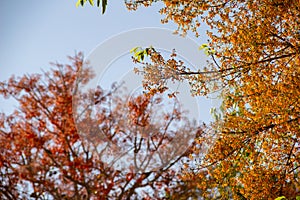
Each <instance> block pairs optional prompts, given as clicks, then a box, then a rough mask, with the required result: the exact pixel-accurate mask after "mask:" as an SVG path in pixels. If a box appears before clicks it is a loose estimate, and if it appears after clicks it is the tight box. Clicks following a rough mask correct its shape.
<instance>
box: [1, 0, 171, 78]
mask: <svg viewBox="0 0 300 200" xmlns="http://www.w3.org/2000/svg"><path fill="white" fill-rule="evenodd" d="M75 3H76V0H51V1H42V3H41V1H37V0H29V1H0V51H1V54H0V69H1V72H0V80H4V79H7V78H8V77H9V76H10V75H11V74H20V75H21V74H24V73H32V72H39V71H40V70H39V69H40V68H43V69H45V68H47V67H48V66H49V65H48V63H49V62H50V61H59V62H64V61H66V56H67V55H74V52H75V51H83V52H84V53H85V54H87V53H88V52H90V51H91V50H92V49H93V48H95V46H97V45H98V44H99V43H101V42H103V41H104V40H105V39H107V38H109V37H110V36H111V35H115V34H117V33H119V32H123V31H126V30H130V29H133V28H141V27H169V28H172V29H174V28H175V26H174V25H173V27H172V26H170V25H167V26H166V25H162V24H161V23H160V19H161V16H160V14H159V13H158V10H159V5H158V4H156V5H154V6H153V7H151V8H142V9H139V10H138V11H136V12H128V10H127V9H126V7H125V5H124V2H123V1H114V2H111V1H109V2H108V3H109V4H108V7H107V11H106V13H105V14H104V15H101V11H100V9H98V8H96V7H91V6H89V5H86V6H85V7H84V8H81V7H80V8H76V7H75Z"/></svg>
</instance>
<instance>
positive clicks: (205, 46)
mask: <svg viewBox="0 0 300 200" xmlns="http://www.w3.org/2000/svg"><path fill="white" fill-rule="evenodd" d="M207 47H208V45H207V44H202V45H201V46H200V47H199V50H202V49H204V48H207Z"/></svg>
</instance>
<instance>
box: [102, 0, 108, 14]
mask: <svg viewBox="0 0 300 200" xmlns="http://www.w3.org/2000/svg"><path fill="white" fill-rule="evenodd" d="M106 6H107V0H102V14H104V13H105V10H106Z"/></svg>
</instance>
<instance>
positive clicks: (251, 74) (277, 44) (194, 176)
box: [127, 0, 300, 199]
mask: <svg viewBox="0 0 300 200" xmlns="http://www.w3.org/2000/svg"><path fill="white" fill-rule="evenodd" d="M161 2H162V3H163V4H164V7H163V8H162V9H161V10H160V13H161V14H162V15H164V16H165V18H164V19H163V20H162V22H163V23H168V21H173V22H175V23H176V24H177V25H178V29H177V31H178V32H181V33H182V34H183V35H185V34H187V33H188V32H189V31H191V32H192V33H194V34H195V36H196V37H199V34H198V30H199V28H201V24H203V23H206V24H207V25H209V27H210V28H211V30H209V31H207V35H208V36H209V38H210V40H209V43H208V44H207V45H204V46H202V48H204V49H205V50H206V52H207V54H208V55H209V56H210V57H211V63H210V64H209V65H208V66H205V67H204V68H202V69H199V71H191V70H190V69H188V68H186V67H185V65H184V63H183V62H182V61H180V60H178V59H177V60H176V59H174V58H173V57H172V56H171V57H170V58H163V57H162V56H161V54H160V53H159V52H156V51H152V52H151V53H150V58H151V61H150V63H143V62H139V61H138V60H136V61H137V62H139V63H140V64H141V65H142V66H143V67H142V69H140V70H137V71H138V72H139V73H142V74H144V79H145V80H144V83H145V86H146V87H145V89H149V88H150V91H159V90H160V89H161V88H164V83H165V81H158V82H157V81H156V82H155V81H153V80H151V79H149V77H152V76H151V75H149V74H151V73H153V72H154V70H149V69H151V68H158V67H159V68H160V69H161V70H160V72H161V77H163V79H170V77H172V78H173V79H174V77H175V79H177V80H178V81H181V80H184V79H187V80H189V82H190V84H191V92H192V94H193V95H207V94H208V93H211V92H214V91H217V90H221V91H222V92H221V97H222V101H223V103H222V107H221V108H220V112H221V119H220V120H219V122H218V123H220V124H221V125H219V126H218V127H217V129H216V131H218V134H219V139H218V140H217V142H216V143H215V145H214V146H213V148H212V149H211V150H210V153H209V154H208V155H207V156H206V158H205V159H203V160H202V161H201V162H200V163H201V164H199V166H198V167H197V170H190V169H188V170H187V171H188V172H187V174H186V177H185V179H186V180H187V181H188V180H193V182H194V183H195V187H197V188H198V189H199V190H202V191H206V194H207V197H211V195H212V193H214V192H215V193H216V195H217V196H219V197H221V198H234V199H239V198H242V199H266V198H276V197H278V196H286V197H287V198H295V197H296V195H299V192H300V185H299V181H300V179H299V157H300V156H299V144H300V143H299V137H300V126H299V122H300V107H299V105H300V102H299V98H298V97H299V95H300V93H299V92H300V90H299V89H300V84H299V83H300V78H299V77H300V76H299V75H300V66H299V65H300V57H299V52H300V37H299V36H300V35H299V27H300V15H299V13H300V12H299V11H300V3H299V1H274V0H254V1H238V0H237V1H228V0H224V1H215V0H207V1H194V0H188V1H177V0H167V1H161ZM152 3H153V1H131V2H129V3H127V6H128V8H129V9H132V10H135V9H137V8H138V7H139V6H142V5H147V6H149V5H151V4H152ZM155 72H157V71H155ZM168 72H169V73H168ZM195 159H197V156H196V157H195ZM203 171H204V172H203ZM206 173H209V176H207V175H206ZM195 180H196V181H195ZM214 188H218V189H217V190H214ZM206 194H203V195H204V196H206Z"/></svg>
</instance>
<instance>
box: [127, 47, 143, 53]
mask: <svg viewBox="0 0 300 200" xmlns="http://www.w3.org/2000/svg"><path fill="white" fill-rule="evenodd" d="M140 48H141V47H133V48H132V49H130V51H129V52H130V53H136V51H137V50H138V49H140Z"/></svg>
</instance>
